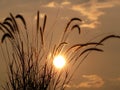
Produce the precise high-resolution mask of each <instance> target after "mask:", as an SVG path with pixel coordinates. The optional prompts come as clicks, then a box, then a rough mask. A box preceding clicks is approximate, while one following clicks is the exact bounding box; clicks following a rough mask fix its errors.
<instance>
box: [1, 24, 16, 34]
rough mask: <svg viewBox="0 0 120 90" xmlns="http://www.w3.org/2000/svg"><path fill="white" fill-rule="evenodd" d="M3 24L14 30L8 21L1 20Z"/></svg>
mask: <svg viewBox="0 0 120 90" xmlns="http://www.w3.org/2000/svg"><path fill="white" fill-rule="evenodd" d="M3 24H4V25H7V26H9V27H10V29H11V30H12V31H13V32H14V29H13V26H12V25H11V24H10V23H9V22H3Z"/></svg>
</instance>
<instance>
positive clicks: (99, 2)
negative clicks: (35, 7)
mask: <svg viewBox="0 0 120 90" xmlns="http://www.w3.org/2000/svg"><path fill="white" fill-rule="evenodd" d="M75 2H76V3H73V1H68V0H65V1H62V2H59V3H58V2H57V1H52V2H49V3H47V4H46V5H43V7H49V8H57V7H58V8H63V9H69V10H73V11H76V12H79V13H80V14H81V15H82V16H84V17H85V20H83V21H84V23H83V24H82V25H81V26H82V27H87V28H95V27H96V26H97V25H99V24H100V22H99V18H100V16H102V15H104V14H105V12H104V11H103V10H102V9H107V8H111V7H114V6H116V5H120V0H85V1H80V2H78V1H75ZM86 20H87V21H88V22H86Z"/></svg>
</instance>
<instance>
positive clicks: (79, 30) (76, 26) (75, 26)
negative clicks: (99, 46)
mask: <svg viewBox="0 0 120 90" xmlns="http://www.w3.org/2000/svg"><path fill="white" fill-rule="evenodd" d="M74 28H77V29H78V33H79V34H80V32H81V29H80V26H79V25H77V24H76V25H73V26H72V29H71V30H73V29H74Z"/></svg>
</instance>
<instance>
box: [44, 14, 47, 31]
mask: <svg viewBox="0 0 120 90" xmlns="http://www.w3.org/2000/svg"><path fill="white" fill-rule="evenodd" d="M46 20H47V15H45V16H44V24H43V33H44V31H45V26H46Z"/></svg>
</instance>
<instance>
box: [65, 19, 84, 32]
mask: <svg viewBox="0 0 120 90" xmlns="http://www.w3.org/2000/svg"><path fill="white" fill-rule="evenodd" d="M73 21H80V22H81V21H82V20H81V19H80V18H72V19H71V20H70V21H69V22H68V24H67V26H66V28H65V31H64V33H65V32H66V31H67V29H68V27H69V26H70V24H71V23H72V22H73Z"/></svg>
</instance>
